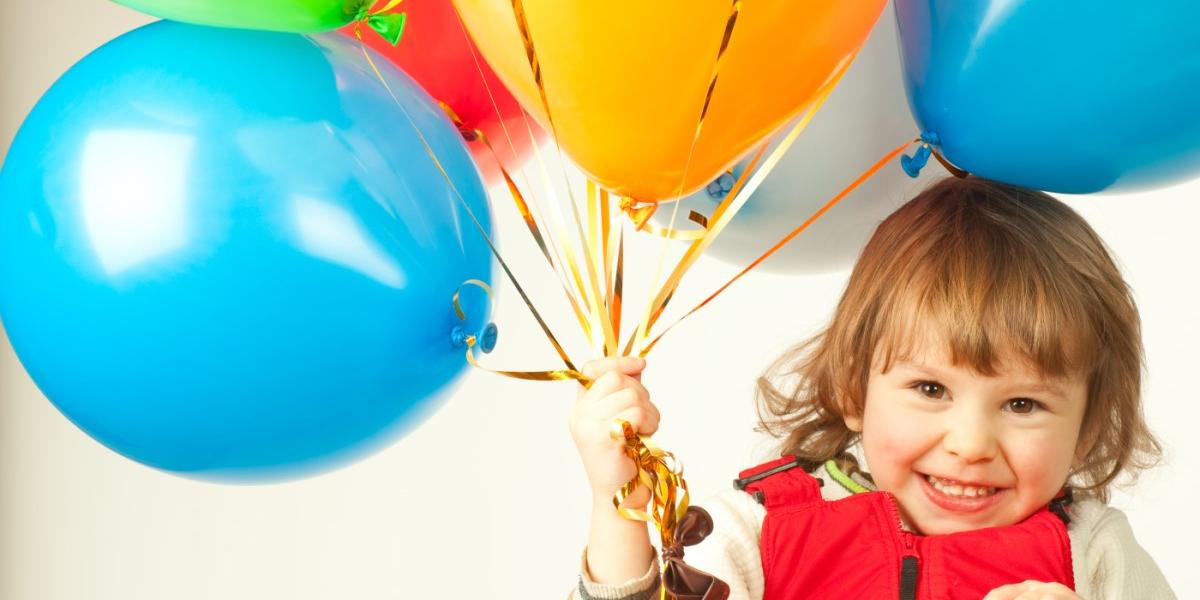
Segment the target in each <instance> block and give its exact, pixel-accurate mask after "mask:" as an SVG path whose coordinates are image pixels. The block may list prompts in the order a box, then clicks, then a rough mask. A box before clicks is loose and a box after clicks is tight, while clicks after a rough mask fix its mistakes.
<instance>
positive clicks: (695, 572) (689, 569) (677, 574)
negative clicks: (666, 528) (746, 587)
mask: <svg viewBox="0 0 1200 600" xmlns="http://www.w3.org/2000/svg"><path fill="white" fill-rule="evenodd" d="M712 530H713V522H712V517H711V516H709V514H708V511H706V510H704V509H703V508H700V507H699V506H689V507H688V509H687V512H686V513H685V514H684V516H683V519H682V520H681V521H680V522H679V525H678V527H677V528H676V530H675V540H674V542H673V543H672V544H671V545H670V546H668V547H666V548H663V553H662V556H663V572H662V586H663V590H665V596H666V597H667V598H672V599H674V600H725V599H726V598H728V597H729V585H728V584H726V583H725V582H724V581H721V580H720V579H717V578H716V577H715V576H713V575H712V574H709V573H705V572H704V571H701V570H700V569H697V568H696V567H693V566H690V565H688V564H686V563H684V562H683V547H684V546H695V545H696V544H699V543H700V542H701V541H703V540H704V538H706V537H708V534H710V533H712Z"/></svg>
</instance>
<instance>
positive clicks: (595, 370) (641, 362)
mask: <svg viewBox="0 0 1200 600" xmlns="http://www.w3.org/2000/svg"><path fill="white" fill-rule="evenodd" d="M645 368H646V361H645V359H642V358H638V357H636V356H613V357H609V358H601V359H597V360H593V361H591V362H589V363H587V364H586V365H583V374H584V375H586V376H587V377H588V379H591V380H593V381H594V380H596V379H599V378H600V376H602V375H603V374H604V373H607V372H609V371H618V372H620V373H623V374H625V375H629V376H631V377H633V376H637V375H640V374H641V372H642V370H643V369H645ZM593 387H594V385H593Z"/></svg>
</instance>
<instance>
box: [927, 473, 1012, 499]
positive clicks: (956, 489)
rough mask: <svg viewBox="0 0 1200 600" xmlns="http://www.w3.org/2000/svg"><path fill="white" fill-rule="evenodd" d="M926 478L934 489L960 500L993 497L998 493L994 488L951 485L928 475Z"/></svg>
mask: <svg viewBox="0 0 1200 600" xmlns="http://www.w3.org/2000/svg"><path fill="white" fill-rule="evenodd" d="M925 478H926V479H927V480H928V481H929V485H932V486H933V489H935V490H937V491H939V492H941V493H943V494H945V495H947V496H956V497H959V498H982V497H984V496H991V495H992V494H995V493H996V488H994V487H978V486H974V485H962V484H958V483H950V482H949V481H947V480H944V479H938V478H937V477H934V476H933V475H926V476H925Z"/></svg>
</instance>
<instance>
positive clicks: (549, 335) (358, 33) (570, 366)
mask: <svg viewBox="0 0 1200 600" xmlns="http://www.w3.org/2000/svg"><path fill="white" fill-rule="evenodd" d="M354 34H355V37H357V38H358V48H359V50H360V51H362V55H363V58H365V59H366V61H367V64H368V65H370V67H371V71H373V72H374V73H375V78H376V79H378V80H379V83H381V84H382V85H383V87H384V89H385V90H387V93H388V95H389V96H391V97H392V102H394V103H395V104H396V108H398V109H400V113H401V114H403V115H404V118H405V120H407V121H408V124H409V126H410V127H412V130H413V132H414V133H416V134H417V138H418V139H419V140H420V141H421V146H422V148H423V149H424V150H425V155H426V156H428V157H429V159H430V160H431V161H432V162H433V165H434V167H436V168H437V170H438V172H439V173H440V174H441V175H442V178H443V179H445V180H446V184H447V185H449V186H450V190H451V191H452V192H454V197H455V198H457V199H458V203H459V204H460V205H461V206H462V207H463V209H464V211H465V212H466V213H467V216H469V217H470V218H471V222H472V223H474V224H475V228H476V229H477V230H478V231H479V234H480V235H481V236H483V240H484V241H485V242H486V243H487V246H488V249H489V250H491V252H492V256H494V257H495V258H496V261H497V262H498V263H500V267H501V269H503V270H504V274H505V275H506V276H507V277H508V280H509V281H510V282H511V283H512V284H513V288H514V289H516V291H517V294H518V295H520V296H521V300H523V301H524V302H525V306H526V307H527V308H528V309H529V312H530V313H531V314H532V315H533V318H534V319H535V320H536V321H537V323H538V326H540V327H541V329H542V332H543V333H544V334H545V335H546V339H548V340H549V341H550V344H551V345H552V346H554V350H555V352H557V353H558V356H559V358H560V359H562V361H563V364H564V365H566V367H567V368H566V371H568V372H573V373H579V369H577V368H576V367H575V363H574V362H572V361H571V358H570V357H569V356H567V351H566V350H564V349H563V347H562V344H561V343H559V341H558V338H557V337H555V336H554V332H552V331H551V330H550V326H549V325H547V324H546V321H545V319H543V318H542V315H541V313H539V312H538V310H537V308H536V307H535V306H534V305H533V301H532V300H530V298H529V294H527V293H525V289H524V288H523V287H522V286H521V282H520V281H518V280H517V277H516V275H514V274H513V272H512V269H510V268H509V266H508V263H507V262H505V260H504V257H502V256H501V255H500V251H499V250H498V249H497V248H496V244H495V243H493V242H492V237H491V236H490V235H488V233H487V230H486V229H484V227H483V224H482V223H480V222H479V218H478V217H476V216H475V211H473V210H471V205H469V204H467V201H466V200H465V199H464V198H463V197H462V194H461V193H460V192H459V191H458V186H456V185H454V180H453V179H452V178H451V177H450V174H449V173H447V172H446V168H445V167H444V166H443V165H442V161H441V160H438V157H437V154H436V153H434V151H433V148H432V147H431V146H430V145H429V140H427V139H425V134H424V133H422V132H421V129H420V128H419V127H417V124H416V122H414V121H413V119H412V115H410V114H409V112H408V109H407V108H405V107H404V103H403V102H401V101H400V98H398V97H397V96H396V92H395V90H393V89H392V86H391V85H390V84H388V82H387V79H385V78H384V76H383V73H382V72H380V70H379V65H376V64H375V60H374V59H372V58H371V53H370V52H368V51H367V46H366V43H365V42H363V38H362V27H361V26H356V27H355V29H354ZM481 283H482V282H481ZM485 285H486V284H485ZM488 293H489V296H490V293H491V290H490V288H488ZM455 300H457V293H456V294H455ZM460 312H461V310H460ZM472 345H473V344H472ZM467 361H468V362H471V363H472V364H474V356H473V355H472V354H471V347H470V346H468V348H467ZM582 376H583V375H582V374H580V377H582ZM520 378H522V379H523V378H524V377H520Z"/></svg>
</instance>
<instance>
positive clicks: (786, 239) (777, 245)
mask: <svg viewBox="0 0 1200 600" xmlns="http://www.w3.org/2000/svg"><path fill="white" fill-rule="evenodd" d="M919 142H920V139H914V140H909V141H907V142H904V143H903V144H901V145H899V146H897V147H895V148H894V149H892V150H891V151H890V152H888V153H887V154H885V155H884V156H883V158H880V159H879V160H878V161H877V162H876V163H875V164H873V165H871V167H870V168H869V169H867V170H866V171H864V172H863V173H862V174H861V175H859V176H858V178H856V179H855V180H854V181H852V182H851V183H850V185H848V186H846V187H845V188H844V189H842V191H840V192H838V193H837V194H836V195H835V196H834V197H833V198H830V199H829V201H828V202H826V203H825V204H824V205H823V206H821V208H819V209H817V211H816V212H814V213H813V214H812V215H810V216H809V217H808V219H806V220H805V221H804V222H803V223H801V224H800V226H799V227H796V228H795V229H793V230H792V231H791V233H789V234H787V235H786V236H784V237H783V239H781V240H779V241H778V242H775V244H774V245H773V246H771V247H770V248H769V249H767V251H766V252H763V253H762V255H760V256H759V257H758V258H756V259H754V261H753V262H751V263H750V264H749V265H746V267H745V268H744V269H742V270H741V271H740V272H738V274H737V275H734V276H733V278H732V279H730V280H729V281H727V282H725V283H724V284H723V285H722V286H721V287H719V288H717V291H715V292H713V293H712V294H711V295H709V296H708V297H707V298H705V299H704V300H703V301H701V302H700V303H699V304H697V305H696V306H694V307H693V308H692V309H691V310H689V311H688V312H687V313H686V314H684V315H683V316H682V317H679V319H677V320H676V321H675V322H674V323H671V325H669V326H668V327H667V328H666V329H664V330H663V331H662V333H659V334H658V336H657V337H655V338H654V339H653V340H652V341H651V342H650V343H649V344H647V345H646V347H645V348H644V349H643V350H642V356H645V355H646V354H647V353H649V352H650V350H651V349H652V348H654V346H655V344H657V343H658V341H659V340H661V339H662V337H663V336H664V335H666V334H667V332H668V331H670V330H671V329H673V328H674V327H675V326H676V325H678V324H679V323H680V322H682V321H683V320H684V319H686V318H688V317H690V316H691V315H692V314H694V313H695V312H696V311H698V310H700V309H701V308H703V307H704V306H705V305H706V304H708V303H709V302H712V300H713V299H714V298H716V297H717V296H719V295H721V293H722V292H724V291H725V290H726V289H728V288H729V286H731V285H733V283H734V282H735V281H737V280H739V279H741V278H742V276H743V275H745V274H746V273H749V272H750V271H752V270H754V268H755V267H757V266H758V265H760V264H762V262H763V261H765V260H767V258H769V257H770V256H771V255H772V254H775V252H777V251H778V250H779V249H780V248H782V247H784V246H785V245H787V243H788V242H790V241H792V240H793V239H795V238H796V236H798V235H800V234H801V233H803V232H804V230H805V229H808V227H809V226H810V225H812V224H813V223H815V222H816V221H817V220H818V219H820V218H821V216H822V215H824V214H825V213H826V212H828V211H829V209H831V208H833V207H834V206H835V205H837V203H839V202H841V201H842V199H843V198H845V197H846V196H848V195H849V194H850V193H851V192H853V191H854V190H855V189H857V188H858V186H860V185H862V184H863V182H865V181H867V180H868V179H870V178H871V177H872V176H874V175H875V174H876V173H878V172H879V170H880V169H882V168H883V167H884V166H886V165H887V164H888V163H889V162H891V161H892V160H894V159H895V158H896V157H897V156H899V155H900V154H901V153H902V152H904V151H905V150H906V149H907V148H908V147H909V146H911V145H913V144H915V143H919Z"/></svg>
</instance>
